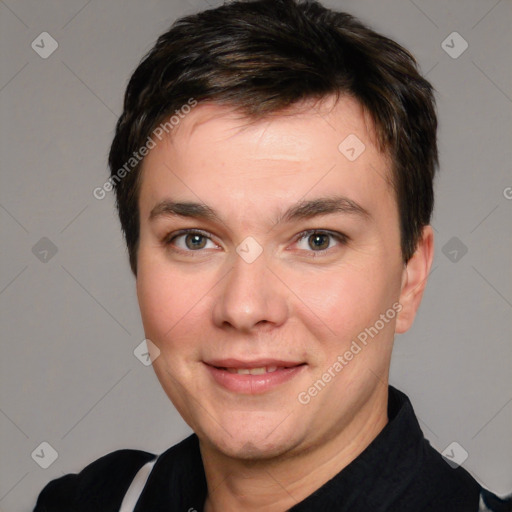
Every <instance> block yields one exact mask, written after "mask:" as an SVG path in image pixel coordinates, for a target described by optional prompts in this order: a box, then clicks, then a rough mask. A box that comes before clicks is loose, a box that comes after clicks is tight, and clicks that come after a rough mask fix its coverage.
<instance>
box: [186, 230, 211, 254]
mask: <svg viewBox="0 0 512 512" xmlns="http://www.w3.org/2000/svg"><path fill="white" fill-rule="evenodd" d="M185 245H186V246H187V247H188V248H189V249H190V250H192V251H193V250H195V249H203V248H204V246H205V245H206V237H204V236H203V235H199V234H188V235H185Z"/></svg>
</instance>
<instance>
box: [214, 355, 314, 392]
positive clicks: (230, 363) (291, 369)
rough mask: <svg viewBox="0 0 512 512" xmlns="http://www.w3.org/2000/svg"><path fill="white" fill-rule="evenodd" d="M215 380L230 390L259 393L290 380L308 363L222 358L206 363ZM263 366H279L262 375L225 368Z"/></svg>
mask: <svg viewBox="0 0 512 512" xmlns="http://www.w3.org/2000/svg"><path fill="white" fill-rule="evenodd" d="M204 364H205V366H206V369H207V370H208V372H209V373H210V375H211V376H212V378H213V380H214V381H215V382H216V383H217V384H218V385H220V386H221V387H223V388H224V389H227V390H228V391H232V392H234V393H240V394H246V395H257V394H262V393H265V392H267V391H270V390H272V389H274V388H276V387H278V386H280V385H281V384H284V383H286V382H289V381H290V380H291V379H293V378H295V377H296V376H298V375H299V374H300V373H302V372H303V371H304V369H305V368H306V366H307V364H306V363H300V362H299V363H298V362H291V361H281V360H277V359H259V360H254V361H240V360H237V359H222V360H215V361H209V362H208V363H204ZM262 366H277V367H278V369H277V370H276V371H274V372H267V373H263V374H260V375H251V374H238V373H230V372H228V371H227V370H226V369H225V368H260V367H262Z"/></svg>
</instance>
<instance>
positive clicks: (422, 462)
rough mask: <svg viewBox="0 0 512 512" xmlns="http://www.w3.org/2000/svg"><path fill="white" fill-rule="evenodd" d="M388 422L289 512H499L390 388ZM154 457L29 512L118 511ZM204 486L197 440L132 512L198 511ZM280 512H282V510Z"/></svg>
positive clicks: (158, 473) (48, 498)
mask: <svg viewBox="0 0 512 512" xmlns="http://www.w3.org/2000/svg"><path fill="white" fill-rule="evenodd" d="M388 418H389V422H388V424H387V425H386V426H385V427H384V429H383V430H382V431H381V432H380V434H379V435H378V436H377V437H376V438H375V439H374V440H373V442H372V443H371V444H370V445H369V446H368V447H367V448H366V449H365V450H364V451H363V452H362V453H361V454H360V455H359V456H358V457H357V458H356V459H355V460H354V461H352V462H351V463H350V464H349V465H348V466H347V467H345V468H344V469H343V470H342V471H340V472H339V473H338V474H337V475H335V476H334V477H333V478H332V479H331V480H329V481H328V482H327V483H326V484H324V485H323V486H322V487H321V488H319V489H317V490H316V491H315V492H314V493H313V494H311V495H310V496H309V497H307V498H306V499H305V500H303V501H301V502H300V503H297V504H296V505H295V506H293V507H292V508H291V509H290V511H291V512H427V511H428V512H486V511H487V512H488V511H492V512H505V511H512V498H510V497H509V498H508V499H506V500H505V499H499V498H498V497H496V496H495V495H493V494H492V493H490V492H488V491H486V490H485V489H483V488H482V487H481V486H480V485H479V484H478V483H477V482H476V480H474V478H473V477H472V476H471V475H470V474H469V473H468V472H467V471H466V470H465V469H463V468H462V467H456V468H454V467H452V465H453V463H452V465H450V464H449V463H448V460H446V459H444V458H443V457H442V456H441V455H440V454H439V453H438V452H437V451H436V450H435V449H434V448H432V447H431V446H430V444H429V442H428V441H427V440H426V439H425V438H424V437H423V433H422V431H421V429H420V426H419V424H418V421H417V419H416V417H415V415H414V411H413V408H412V405H411V403H410V401H409V399H408V398H407V397H406V396H405V395H404V394H403V393H401V392H400V391H398V390H396V389H395V388H393V387H391V386H390V388H389V405H388ZM155 458H156V456H155V455H154V454H151V453H147V452H144V451H139V450H118V451H115V452H112V453H110V454H108V455H105V456H104V457H101V458H100V459H98V460H96V461H94V462H93V463H92V464H90V465H89V466H87V467H86V468H85V469H83V470H82V471H81V472H80V473H79V474H76V475H75V474H70V475H66V476H63V477H61V478H59V479H56V480H53V481H51V482H50V483H49V484H48V485H47V486H46V487H45V488H44V489H43V491H42V492H41V494H40V495H39V499H38V501H37V505H36V507H35V509H34V512H118V511H119V509H120V505H121V503H122V501H123V498H124V496H125V494H126V492H127V490H128V488H129V487H130V485H131V484H132V481H133V479H134V477H135V475H136V474H137V472H138V471H139V470H140V469H141V467H142V466H144V465H145V464H146V463H148V462H150V461H152V460H155ZM206 492H207V486H206V479H205V474H204V468H203V463H202V460H201V454H200V451H199V441H198V438H197V436H196V435H195V434H193V435H191V436H190V437H188V438H187V439H185V440H184V441H182V442H181V443H179V444H177V445H175V446H173V447H171V448H169V449H168V450H167V451H165V452H164V453H162V454H161V455H159V456H158V458H157V459H156V462H155V464H154V466H153V468H152V470H151V472H150V474H149V478H148V479H147V481H146V483H145V485H144V486H143V489H142V491H141V493H140V497H139V499H138V501H137V504H136V506H135V509H134V512H187V511H191V510H192V511H197V512H203V506H204V502H205V499H206ZM283 512H284V511H283Z"/></svg>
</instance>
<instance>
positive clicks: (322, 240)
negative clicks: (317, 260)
mask: <svg viewBox="0 0 512 512" xmlns="http://www.w3.org/2000/svg"><path fill="white" fill-rule="evenodd" d="M329 236H330V235H326V234H323V233H315V234H314V235H309V237H308V242H309V246H310V247H311V249H313V250H325V249H328V248H329V243H330V241H329Z"/></svg>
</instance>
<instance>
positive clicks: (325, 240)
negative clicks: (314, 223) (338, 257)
mask: <svg viewBox="0 0 512 512" xmlns="http://www.w3.org/2000/svg"><path fill="white" fill-rule="evenodd" d="M332 239H335V240H336V241H337V242H338V243H340V244H345V243H346V242H347V237H346V236H345V235H343V234H341V233H331V232H329V231H315V230H313V231H306V232H305V233H302V234H301V235H300V237H299V239H298V240H297V243H299V242H306V243H307V247H302V248H301V249H303V250H306V251H308V250H313V251H314V252H323V251H326V250H328V249H330V248H331V247H332V245H331V240H332Z"/></svg>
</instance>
